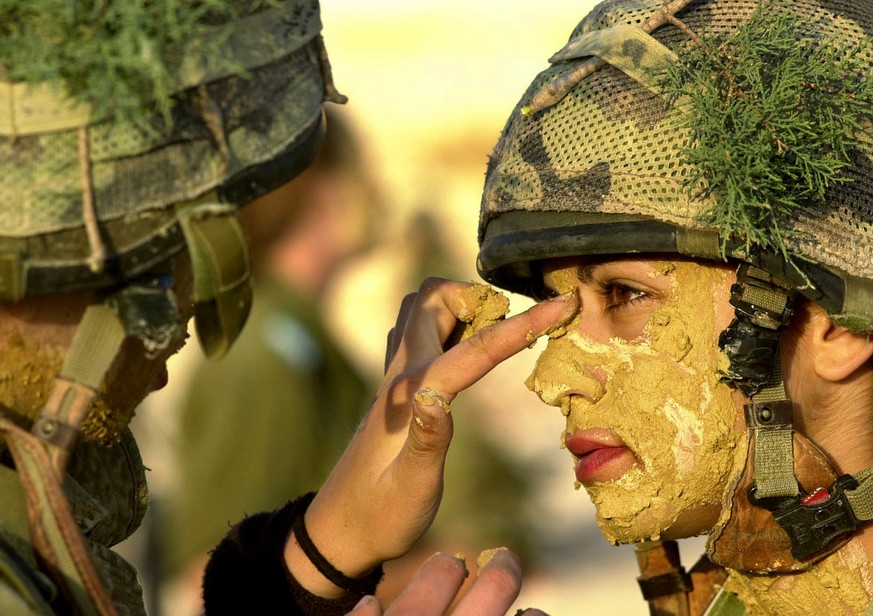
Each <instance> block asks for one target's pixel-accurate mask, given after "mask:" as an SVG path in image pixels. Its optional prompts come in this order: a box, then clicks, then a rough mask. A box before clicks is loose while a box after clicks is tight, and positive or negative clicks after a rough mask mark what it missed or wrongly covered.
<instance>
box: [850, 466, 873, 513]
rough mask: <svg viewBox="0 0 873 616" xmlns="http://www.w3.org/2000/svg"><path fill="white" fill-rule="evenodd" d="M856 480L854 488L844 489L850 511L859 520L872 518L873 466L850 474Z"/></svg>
mask: <svg viewBox="0 0 873 616" xmlns="http://www.w3.org/2000/svg"><path fill="white" fill-rule="evenodd" d="M852 476H853V477H854V478H855V480H856V481H857V482H858V487H857V488H855V489H854V490H846V499H848V501H849V506H851V508H852V513H853V514H854V515H855V517H856V518H858V520H860V521H861V522H867V521H869V520H873V466H871V467H870V468H865V469H864V470H863V471H861V472H859V473H855V474H854V475H852Z"/></svg>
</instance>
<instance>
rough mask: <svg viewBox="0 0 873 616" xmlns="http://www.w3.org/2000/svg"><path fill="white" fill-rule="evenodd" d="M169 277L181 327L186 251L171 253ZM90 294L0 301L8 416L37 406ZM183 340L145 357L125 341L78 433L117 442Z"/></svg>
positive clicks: (186, 310)
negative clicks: (172, 265)
mask: <svg viewBox="0 0 873 616" xmlns="http://www.w3.org/2000/svg"><path fill="white" fill-rule="evenodd" d="M174 278H175V284H174V287H173V290H174V293H175V295H176V300H177V304H178V306H179V312H180V315H181V318H182V320H183V330H184V322H187V320H188V319H189V318H190V316H191V307H190V306H191V280H192V276H191V268H190V263H189V259H188V255H187V253H183V254H182V255H180V256H179V257H177V259H176V267H175V276H174ZM94 298H95V296H94V293H92V292H81V293H67V294H63V295H48V296H36V297H31V298H27V299H25V300H23V301H21V302H19V303H17V304H0V405H2V407H4V408H5V410H6V412H8V413H9V414H10V415H12V416H18V417H19V418H21V419H22V420H27V419H33V418H35V417H36V416H37V415H38V414H39V412H40V411H41V410H42V407H43V405H44V404H45V402H46V399H47V397H48V394H49V392H50V391H51V387H52V383H53V381H54V378H55V376H57V374H58V372H59V371H60V369H61V366H62V365H63V361H64V357H65V355H66V353H67V350H68V349H69V347H70V344H71V343H72V341H73V337H74V336H75V334H76V330H77V328H78V326H79V322H80V321H81V319H82V315H83V314H84V312H85V309H86V308H87V307H88V306H89V305H90V304H91V303H92V302H93V301H94ZM184 343H185V337H184V336H183V337H181V338H179V339H175V340H173V341H171V342H170V343H169V345H168V346H167V348H166V349H164V350H163V351H161V352H160V353H158V354H156V355H155V356H153V357H150V356H147V354H146V351H145V349H144V347H143V345H142V343H141V342H140V341H139V340H135V339H131V338H128V339H127V340H125V342H124V343H123V345H122V348H121V350H120V352H119V354H118V356H117V357H116V359H115V361H114V362H113V364H112V366H111V368H110V369H109V372H108V373H107V375H106V378H105V379H104V382H103V385H102V386H101V387H100V389H99V391H98V394H97V398H96V399H95V401H94V404H93V408H92V410H91V412H90V413H89V415H88V417H87V418H86V419H85V422H84V423H83V426H82V429H83V437H84V438H85V439H86V440H90V441H97V442H101V443H113V442H115V441H117V440H118V438H119V435H120V434H121V432H122V431H123V430H124V428H125V427H126V426H127V425H128V424H129V423H130V420H131V418H132V417H133V415H134V411H135V409H136V407H137V406H138V405H139V403H140V402H142V400H143V398H145V396H146V395H148V394H149V393H150V392H151V391H152V390H154V389H156V388H158V387H160V385H161V384H163V382H165V371H166V361H167V359H168V358H169V357H170V356H171V355H172V354H173V353H175V352H176V351H178V350H179V349H180V348H181V347H182V346H183V345H184Z"/></svg>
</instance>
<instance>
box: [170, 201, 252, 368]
mask: <svg viewBox="0 0 873 616" xmlns="http://www.w3.org/2000/svg"><path fill="white" fill-rule="evenodd" d="M211 199H214V195H205V196H204V197H202V198H201V199H200V200H197V201H192V202H189V203H185V204H182V205H180V206H178V208H177V216H178V218H179V223H180V225H181V227H182V232H183V233H184V234H185V241H186V243H187V245H188V252H189V254H190V255H191V265H192V267H193V270H194V326H195V329H196V331H197V338H198V339H199V340H200V345H201V347H202V348H203V352H204V353H205V354H206V356H207V357H209V358H210V359H217V358H220V357H221V356H223V355H224V354H225V353H227V351H228V350H229V349H230V346H231V345H232V344H233V342H234V340H236V338H237V336H238V335H239V333H240V331H242V328H243V325H244V324H245V322H246V319H247V318H248V315H249V311H250V309H251V304H252V281H251V261H250V260H249V252H248V244H247V242H246V239H245V236H244V235H243V232H242V229H241V228H240V226H239V222H238V221H237V218H236V213H237V208H236V207H235V206H233V205H229V204H222V203H216V202H214V201H211Z"/></svg>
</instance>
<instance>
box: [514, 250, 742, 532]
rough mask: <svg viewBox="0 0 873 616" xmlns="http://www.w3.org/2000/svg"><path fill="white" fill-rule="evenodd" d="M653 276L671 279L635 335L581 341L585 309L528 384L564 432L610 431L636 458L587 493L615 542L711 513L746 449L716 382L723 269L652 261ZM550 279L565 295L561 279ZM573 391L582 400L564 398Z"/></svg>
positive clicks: (726, 394) (727, 393) (726, 393)
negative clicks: (558, 416) (563, 420)
mask: <svg viewBox="0 0 873 616" xmlns="http://www.w3.org/2000/svg"><path fill="white" fill-rule="evenodd" d="M570 272H571V273H570V275H571V276H572V270H570ZM560 273H561V272H560V271H559V272H556V274H560ZM650 275H651V276H652V277H657V276H664V275H666V276H669V278H670V285H671V289H672V290H671V293H670V297H669V298H668V299H666V301H665V302H664V304H663V306H662V307H661V308H660V309H659V310H658V311H657V312H655V314H654V315H653V316H652V318H651V320H650V322H649V323H648V325H647V326H646V329H645V333H644V335H643V336H642V337H641V338H639V339H637V340H634V341H632V342H627V341H623V340H620V339H612V340H610V341H609V342H608V343H605V344H602V343H598V342H594V341H592V340H590V339H588V338H586V337H584V336H582V335H581V334H580V333H579V332H578V331H577V329H578V327H577V326H578V323H579V322H580V321H579V319H584V318H585V310H584V307H583V310H582V312H581V313H580V315H579V316H578V317H577V320H576V321H574V322H573V323H571V324H570V325H569V326H568V327H567V333H566V334H565V335H563V336H558V337H555V338H554V339H552V340H551V341H550V342H549V344H548V347H547V348H546V350H545V351H544V352H543V354H542V355H541V357H540V358H539V361H538V363H537V365H536V367H535V369H534V372H533V373H532V374H531V376H530V377H529V378H528V380H527V385H528V387H529V388H531V389H532V390H533V391H535V392H536V393H537V394H539V395H540V397H541V398H542V399H543V401H545V402H546V403H548V404H552V405H555V406H560V407H561V408H562V412H563V413H564V414H565V415H566V416H567V431H566V433H565V436H566V435H568V434H572V433H574V432H576V431H577V430H586V429H595V428H601V429H608V430H611V431H612V432H614V433H615V434H616V435H617V436H618V437H620V438H621V439H622V441H623V442H624V443H625V444H626V445H627V446H628V447H629V448H630V450H631V451H632V452H633V453H634V454H635V456H636V457H637V459H638V463H637V465H636V467H634V468H633V469H631V470H629V471H628V472H626V473H625V474H624V475H622V476H621V477H620V478H619V479H617V480H615V481H610V482H602V483H594V484H592V485H591V486H589V487H588V488H587V490H588V493H589V496H590V497H591V500H592V502H593V503H594V504H595V505H596V507H597V519H598V523H599V525H600V528H601V531H602V532H603V534H604V536H605V537H606V538H607V539H608V540H610V541H611V542H613V543H630V542H636V541H642V540H654V539H658V538H660V537H661V536H662V534H663V533H664V531H665V530H667V529H668V528H670V526H671V525H672V524H673V523H674V522H676V520H677V518H678V517H679V515H680V514H681V513H683V512H686V511H698V510H702V509H704V508H706V509H716V508H717V507H718V506H720V505H721V504H722V498H723V492H724V491H725V486H727V485H729V484H731V479H732V478H733V477H734V476H735V475H737V474H739V473H740V472H741V470H742V461H743V459H744V453H745V452H744V451H743V450H742V448H741V447H739V445H740V443H741V441H742V437H743V435H742V433H741V432H739V431H738V430H737V429H736V428H735V426H736V422H737V418H738V415H739V413H740V410H739V408H738V407H737V406H736V405H735V403H734V401H733V399H732V396H731V390H730V389H729V387H728V386H727V385H725V384H724V383H721V382H720V381H719V379H718V376H717V371H718V368H719V366H721V365H723V363H724V358H723V357H722V354H721V353H720V351H719V350H718V346H717V336H718V331H717V326H716V324H717V315H716V309H715V306H716V305H727V299H728V295H727V293H728V290H727V288H728V284H727V282H726V278H725V277H726V276H727V273H726V272H725V271H723V270H720V269H715V268H706V267H702V266H699V265H696V264H693V263H686V262H676V263H673V262H653V269H652V272H651V274H650ZM553 280H554V281H556V286H557V287H558V291H559V292H560V291H563V290H564V289H563V288H561V285H564V284H566V280H564V281H562V279H561V277H560V276H554V275H553ZM595 370H597V371H599V376H600V378H599V379H598V378H595V377H594V376H593V375H592V372H593V371H595ZM574 390H575V391H577V392H584V394H585V397H583V396H581V395H567V394H568V392H570V391H574ZM577 487H578V485H577ZM713 522H714V520H713Z"/></svg>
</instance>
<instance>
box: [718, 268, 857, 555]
mask: <svg viewBox="0 0 873 616" xmlns="http://www.w3.org/2000/svg"><path fill="white" fill-rule="evenodd" d="M795 299H796V292H795V291H794V290H793V289H790V288H788V287H787V286H785V285H784V284H783V283H782V282H781V281H779V280H778V279H776V278H774V277H773V276H771V275H769V274H768V273H766V272H764V271H763V270H760V269H758V268H755V267H754V266H751V265H748V264H743V265H741V266H740V268H739V270H738V272H737V283H736V284H735V285H734V286H733V288H732V289H731V304H732V305H733V306H734V308H735V313H736V317H735V319H734V321H733V322H732V323H731V324H730V326H728V328H727V329H726V330H725V331H724V332H723V333H722V335H721V337H720V339H719V345H720V346H721V348H722V349H723V350H724V351H725V353H726V354H727V356H728V358H729V359H730V368H729V370H728V372H727V374H726V375H725V380H727V381H730V382H733V383H734V384H735V385H736V386H737V388H738V389H739V390H740V391H742V392H743V393H744V394H746V395H747V396H750V397H751V400H752V401H751V403H749V404H746V405H745V415H746V425H747V426H748V428H749V432H750V444H754V456H753V457H752V459H751V460H750V462H751V464H752V473H753V475H752V476H753V479H754V480H753V482H752V484H751V487H750V488H749V489H748V500H749V502H750V503H751V504H752V505H754V506H755V507H760V508H764V509H767V510H769V511H770V512H772V515H773V518H774V519H775V521H776V522H777V523H778V524H779V526H780V527H781V528H782V530H784V531H785V533H786V534H787V536H788V539H789V540H790V547H791V555H792V556H793V558H794V559H796V560H797V561H800V562H799V568H802V567H803V564H802V563H804V562H809V563H811V562H814V561H815V560H817V559H818V558H821V557H823V556H825V555H827V554H829V553H831V552H832V551H834V550H835V549H837V548H838V547H839V546H840V545H842V543H843V542H844V541H845V539H846V538H848V537H849V536H850V535H851V534H852V533H854V532H855V530H857V528H858V527H859V526H860V525H861V524H863V523H864V522H867V521H869V520H871V519H873V481H871V480H870V478H871V477H873V468H870V469H866V470H864V471H862V472H860V473H858V474H856V475H855V476H852V475H842V476H841V477H839V478H837V480H836V482H834V483H833V484H832V485H831V486H828V487H826V486H821V487H819V488H817V489H815V490H813V491H811V492H807V491H805V490H803V489H802V487H801V485H800V483H799V482H798V478H797V476H796V475H795V459H794V429H793V417H792V414H793V412H792V403H791V400H790V399H788V397H787V395H786V392H785V383H784V380H783V377H782V365H781V357H780V353H779V336H780V333H781V331H782V329H783V328H784V326H785V325H786V324H787V323H788V321H789V320H790V319H791V316H792V315H793V313H794V306H795Z"/></svg>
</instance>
